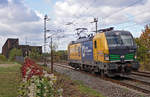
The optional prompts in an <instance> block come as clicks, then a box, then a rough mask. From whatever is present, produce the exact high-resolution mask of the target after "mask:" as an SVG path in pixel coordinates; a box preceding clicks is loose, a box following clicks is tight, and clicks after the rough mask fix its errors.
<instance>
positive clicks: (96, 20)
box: [91, 18, 98, 33]
mask: <svg viewBox="0 0 150 97" xmlns="http://www.w3.org/2000/svg"><path fill="white" fill-rule="evenodd" d="M91 23H95V27H96V28H95V30H96V31H95V32H96V33H97V23H98V18H94V21H93V22H91Z"/></svg>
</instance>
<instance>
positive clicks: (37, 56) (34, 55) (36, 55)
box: [29, 48, 41, 59]
mask: <svg viewBox="0 0 150 97" xmlns="http://www.w3.org/2000/svg"><path fill="white" fill-rule="evenodd" d="M29 57H30V58H32V59H40V57H41V55H40V54H39V52H38V51H37V49H36V48H32V50H31V51H30V53H29Z"/></svg>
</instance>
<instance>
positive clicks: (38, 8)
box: [0, 0, 150, 52]
mask: <svg viewBox="0 0 150 97" xmlns="http://www.w3.org/2000/svg"><path fill="white" fill-rule="evenodd" d="M115 1H116V2H114V0H0V52H1V50H2V46H3V45H4V43H5V41H6V40H7V38H19V44H21V45H25V44H28V45H35V46H36V45H41V46H43V41H44V39H43V38H44V32H43V27H44V26H43V21H44V20H43V18H44V16H45V14H47V15H48V18H49V20H48V21H47V29H48V30H50V32H47V36H50V35H52V34H53V37H54V44H55V45H57V49H58V50H66V49H67V45H68V44H69V42H70V41H73V40H75V39H76V38H77V35H75V33H76V31H75V29H76V28H79V27H85V28H87V29H88V31H87V32H86V33H87V34H90V33H93V32H92V31H94V30H95V24H93V23H91V22H93V18H98V29H101V28H107V27H114V28H115V29H116V30H127V31H130V32H131V33H132V35H133V36H134V37H139V36H140V35H141V33H142V30H143V29H144V27H145V25H146V24H150V18H149V17H150V6H149V5H150V0H115ZM63 36H65V37H63ZM49 42H50V39H47V52H49Z"/></svg>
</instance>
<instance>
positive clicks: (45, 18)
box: [44, 15, 48, 66]
mask: <svg viewBox="0 0 150 97" xmlns="http://www.w3.org/2000/svg"><path fill="white" fill-rule="evenodd" d="M47 20H48V17H47V15H45V17H44V65H45V66H47V64H46V21H47Z"/></svg>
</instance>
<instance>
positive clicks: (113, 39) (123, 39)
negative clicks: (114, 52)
mask: <svg viewBox="0 0 150 97" xmlns="http://www.w3.org/2000/svg"><path fill="white" fill-rule="evenodd" d="M107 42H108V45H109V46H110V47H116V46H122V45H123V46H133V39H132V37H131V36H130V35H113V36H107Z"/></svg>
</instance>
